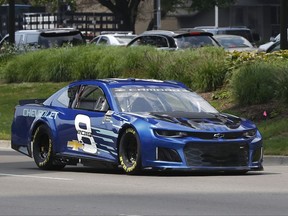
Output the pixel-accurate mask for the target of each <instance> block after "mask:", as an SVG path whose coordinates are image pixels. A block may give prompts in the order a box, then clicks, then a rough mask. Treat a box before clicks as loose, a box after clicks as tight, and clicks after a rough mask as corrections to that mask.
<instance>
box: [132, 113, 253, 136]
mask: <svg viewBox="0 0 288 216" xmlns="http://www.w3.org/2000/svg"><path fill="white" fill-rule="evenodd" d="M132 115H134V114H132ZM135 115H137V116H138V117H142V118H146V119H150V122H151V123H152V124H155V125H156V124H157V125H158V127H163V128H167V129H168V128H173V129H176V128H177V126H178V127H179V126H180V127H181V126H185V127H189V128H191V129H194V130H201V131H221V132H224V131H231V130H233V131H234V130H248V129H254V128H256V126H255V125H254V124H253V123H252V122H250V121H247V120H245V119H241V118H239V117H236V116H232V115H229V114H224V113H205V112H201V113H193V112H151V113H138V114H135ZM178 129H180V128H178Z"/></svg>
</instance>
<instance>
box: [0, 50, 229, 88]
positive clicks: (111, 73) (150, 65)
mask: <svg viewBox="0 0 288 216" xmlns="http://www.w3.org/2000/svg"><path fill="white" fill-rule="evenodd" d="M224 62H225V52H224V50H222V49H219V48H211V47H207V48H203V49H198V50H184V51H177V52H172V51H163V50H156V49H155V48H152V47H129V48H127V47H110V46H109V47H108V46H92V45H87V46H78V47H72V48H71V47H66V48H54V49H47V50H39V51H32V52H28V53H26V54H21V55H17V56H15V57H14V58H13V59H11V60H10V61H9V62H8V63H7V64H6V65H5V66H3V67H0V70H2V72H1V73H3V74H4V78H5V80H6V81H7V82H39V81H41V82H48V81H49V82H63V81H71V80H77V79H96V78H107V77H137V78H151V79H173V80H179V81H182V82H184V83H185V84H187V85H188V86H190V87H192V88H195V89H198V90H201V91H210V90H215V89H216V88H217V87H219V86H221V85H222V84H223V78H224V77H225V73H226V71H227V65H225V64H224Z"/></svg>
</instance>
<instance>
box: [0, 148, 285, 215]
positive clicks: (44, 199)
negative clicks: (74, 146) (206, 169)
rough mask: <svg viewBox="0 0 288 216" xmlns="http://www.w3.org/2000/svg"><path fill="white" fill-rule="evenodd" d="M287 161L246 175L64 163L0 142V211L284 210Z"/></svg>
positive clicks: (260, 212)
mask: <svg viewBox="0 0 288 216" xmlns="http://www.w3.org/2000/svg"><path fill="white" fill-rule="evenodd" d="M287 204H288V166H285V165H284V166H283V165H282V166H266V167H265V171H263V172H250V173H248V174H246V175H242V176H241V175H238V176H237V175H219V174H218V175H217V174H207V173H206V174H199V173H198V174H195V173H185V174H184V173H151V172H147V173H144V174H142V175H141V176H129V175H125V174H123V173H121V172H120V171H113V170H101V169H95V168H85V167H81V166H80V167H68V168H65V169H64V170H63V171H60V172H59V171H58V172H54V171H42V170H39V169H38V168H36V166H35V164H34V162H33V161H32V159H31V158H29V157H26V156H22V155H21V154H19V153H17V152H14V151H12V150H8V149H5V148H1V147H0V215H123V216H124V215H134V216H135V215H261V216H264V215H275V216H276V215H288V207H287Z"/></svg>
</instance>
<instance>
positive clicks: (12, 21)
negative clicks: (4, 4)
mask: <svg viewBox="0 0 288 216" xmlns="http://www.w3.org/2000/svg"><path fill="white" fill-rule="evenodd" d="M8 16H9V18H8V20H9V22H8V33H9V44H10V45H13V44H14V43H15V0H9V15H8Z"/></svg>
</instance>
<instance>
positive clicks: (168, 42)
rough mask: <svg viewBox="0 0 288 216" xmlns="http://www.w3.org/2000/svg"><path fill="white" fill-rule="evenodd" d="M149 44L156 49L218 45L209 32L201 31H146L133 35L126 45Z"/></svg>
mask: <svg viewBox="0 0 288 216" xmlns="http://www.w3.org/2000/svg"><path fill="white" fill-rule="evenodd" d="M139 45H149V46H155V47H157V48H158V49H169V50H175V49H187V48H199V47H203V46H220V45H219V44H218V42H217V41H216V40H215V39H214V38H213V37H212V34H211V33H208V32H203V31H194V32H186V31H177V32H173V31H165V30H152V31H146V32H144V33H142V34H141V35H139V36H138V37H135V38H134V39H133V40H132V41H130V43H128V45H127V46H139Z"/></svg>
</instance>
